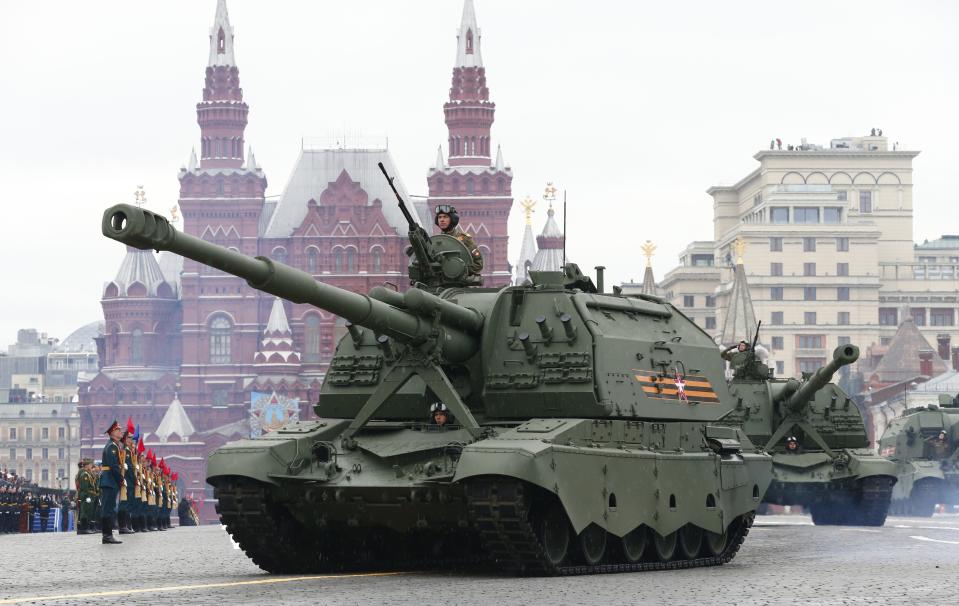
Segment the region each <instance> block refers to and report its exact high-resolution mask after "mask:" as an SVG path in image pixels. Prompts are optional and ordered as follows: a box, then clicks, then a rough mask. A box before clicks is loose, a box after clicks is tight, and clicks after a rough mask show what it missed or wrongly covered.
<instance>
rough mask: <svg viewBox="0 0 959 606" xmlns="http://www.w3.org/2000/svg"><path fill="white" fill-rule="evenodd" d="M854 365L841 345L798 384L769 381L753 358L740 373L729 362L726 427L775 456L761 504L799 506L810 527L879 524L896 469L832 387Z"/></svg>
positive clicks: (849, 349)
mask: <svg viewBox="0 0 959 606" xmlns="http://www.w3.org/2000/svg"><path fill="white" fill-rule="evenodd" d="M858 358H859V348H858V347H856V346H855V345H840V346H839V347H837V348H836V349H835V351H834V352H833V359H832V360H831V361H830V362H829V363H828V364H826V366H824V367H822V368H820V369H819V370H817V371H816V372H814V373H811V374H809V375H807V376H805V377H804V378H803V380H802V381H799V380H796V379H775V378H772V373H771V371H770V369H769V368H768V367H767V366H766V365H765V364H764V363H763V362H762V361H760V360H759V359H758V358H756V356H747V357H745V358H744V364H742V365H741V366H739V367H735V361H734V369H733V370H734V376H733V379H732V381H730V384H729V387H730V391H731V392H732V394H733V396H734V397H735V398H736V399H737V404H736V407H735V408H734V409H733V411H732V412H730V413H729V415H727V417H726V419H725V420H726V421H728V422H730V423H734V424H736V425H738V426H741V427H742V428H743V429H744V430H745V431H746V433H747V434H748V435H749V438H750V439H751V440H753V441H754V442H756V443H757V444H763V445H764V446H765V450H766V451H767V452H769V453H771V454H772V455H773V482H772V484H771V485H770V487H769V490H768V491H767V492H766V496H765V499H764V502H765V503H767V504H775V505H801V506H803V507H804V508H806V509H808V510H810V511H811V513H812V518H813V521H814V522H815V523H816V524H851V525H864V526H882V525H883V524H884V523H885V520H886V514H887V512H888V509H889V501H890V498H891V495H892V487H893V484H895V481H896V476H895V465H893V464H892V463H891V462H890V461H888V460H887V459H884V458H882V457H880V456H878V455H877V454H876V453H875V452H873V450H872V449H870V448H869V439H868V437H867V434H866V427H865V424H864V422H863V414H862V412H861V411H860V409H859V407H858V406H856V404H855V402H853V401H852V399H851V398H849V396H848V395H847V394H846V393H845V392H844V391H843V390H842V389H840V388H839V386H838V385H835V384H833V383H831V382H830V381H832V378H833V376H834V375H835V374H836V372H838V371H839V370H840V369H841V368H842V367H843V366H847V365H849V364H852V363H853V362H855V361H856V360H857V359H858Z"/></svg>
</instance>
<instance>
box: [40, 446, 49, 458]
mask: <svg viewBox="0 0 959 606" xmlns="http://www.w3.org/2000/svg"><path fill="white" fill-rule="evenodd" d="M40 458H41V459H43V460H44V461H45V460H47V459H49V458H50V449H49V448H44V449H42V450H41V451H40Z"/></svg>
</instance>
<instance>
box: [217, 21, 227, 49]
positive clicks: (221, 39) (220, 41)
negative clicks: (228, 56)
mask: <svg viewBox="0 0 959 606" xmlns="http://www.w3.org/2000/svg"><path fill="white" fill-rule="evenodd" d="M225 52H226V36H225V35H224V34H223V28H222V27H221V28H220V31H219V33H217V35H216V53H217V54H218V55H222V54H223V53H225Z"/></svg>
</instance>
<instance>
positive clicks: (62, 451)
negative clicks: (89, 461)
mask: <svg viewBox="0 0 959 606" xmlns="http://www.w3.org/2000/svg"><path fill="white" fill-rule="evenodd" d="M64 454H66V452H65V451H64V449H63V448H58V449H57V458H58V459H60V460H61V461H62V460H63V455H64Z"/></svg>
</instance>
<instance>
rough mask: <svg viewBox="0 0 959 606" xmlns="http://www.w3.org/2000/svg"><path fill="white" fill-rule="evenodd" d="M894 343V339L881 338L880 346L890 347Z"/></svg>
mask: <svg viewBox="0 0 959 606" xmlns="http://www.w3.org/2000/svg"><path fill="white" fill-rule="evenodd" d="M890 343H892V337H879V344H880V345H889V344H890Z"/></svg>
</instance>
